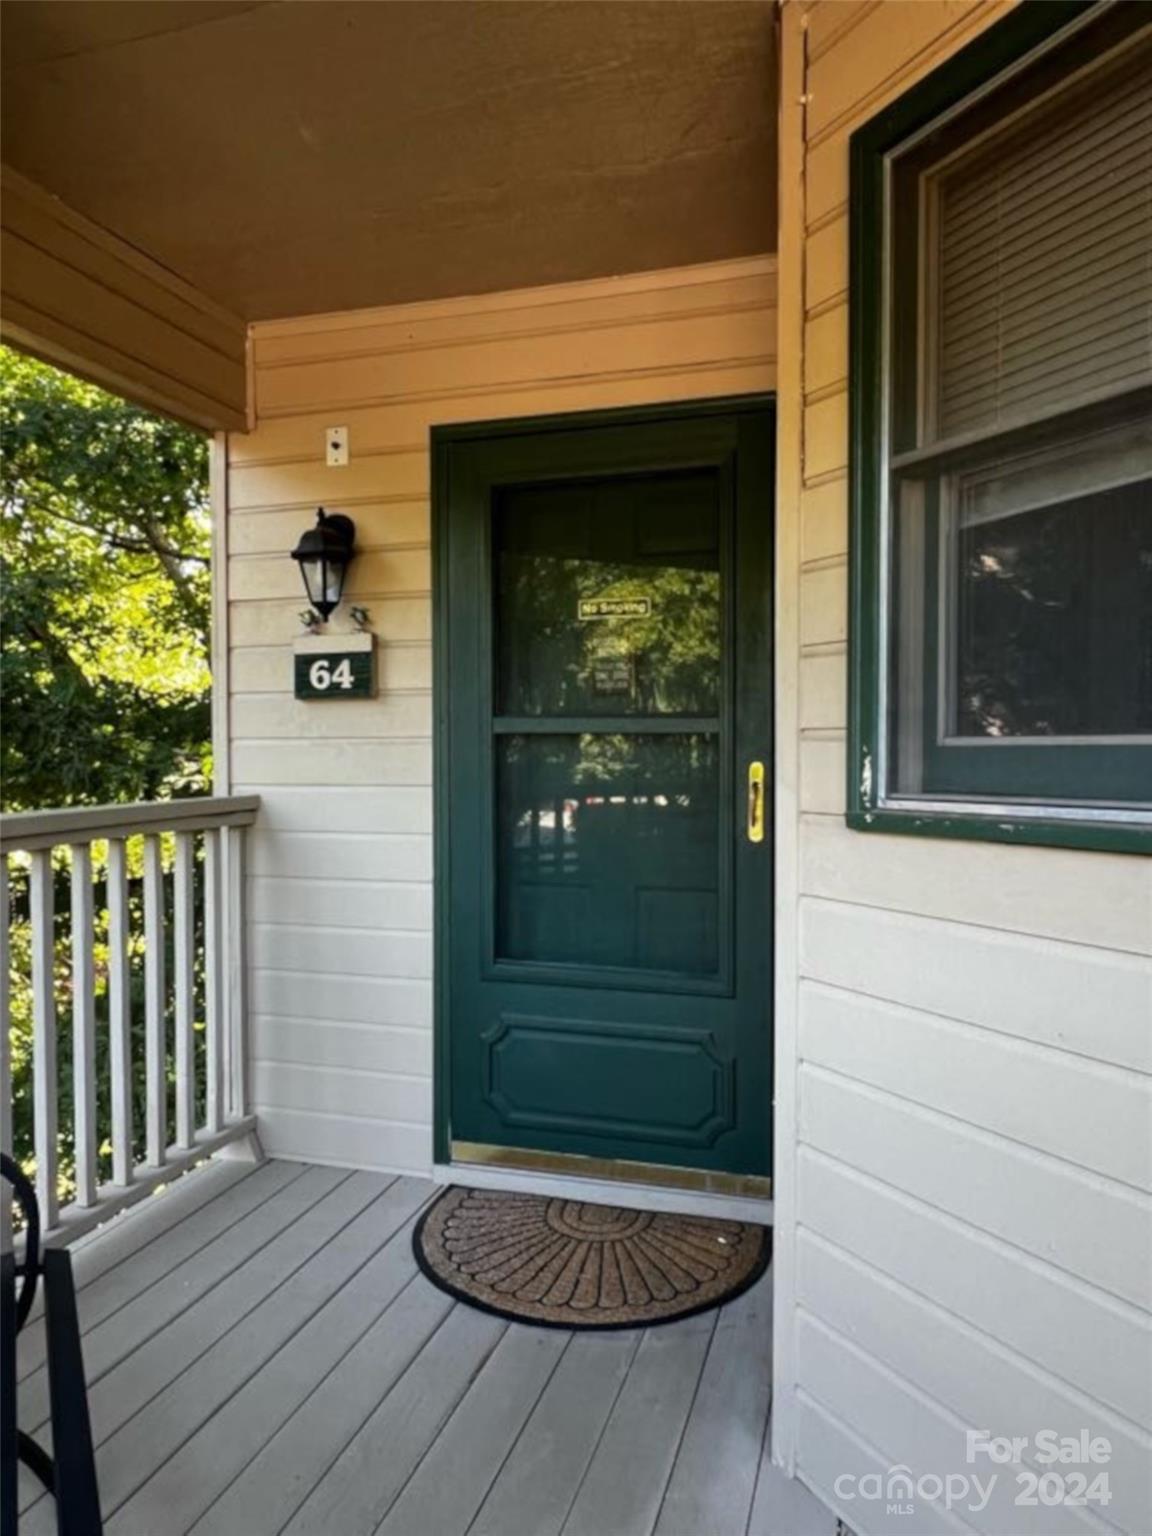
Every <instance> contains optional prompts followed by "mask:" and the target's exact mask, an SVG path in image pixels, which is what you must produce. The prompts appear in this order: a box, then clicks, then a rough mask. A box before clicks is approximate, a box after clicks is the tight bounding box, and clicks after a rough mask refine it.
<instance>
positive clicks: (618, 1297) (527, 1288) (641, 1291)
mask: <svg viewBox="0 0 1152 1536" xmlns="http://www.w3.org/2000/svg"><path fill="white" fill-rule="evenodd" d="M412 1245H413V1248H414V1250H415V1253H416V1261H417V1263H418V1264H419V1265H420V1268H421V1269H422V1270H423V1271H424V1273H425V1274H426V1275H427V1276H428V1278H429V1279H430V1280H431V1281H432V1282H433V1283H434V1284H435V1285H438V1286H439V1287H440V1289H441V1290H443V1291H447V1292H448V1293H449V1295H451V1296H455V1297H457V1298H459V1299H460V1300H461V1301H466V1302H470V1303H471V1304H472V1305H473V1306H476V1307H482V1308H483V1309H484V1310H485V1311H488V1312H496V1313H498V1314H499V1315H500V1316H501V1317H510V1318H514V1319H516V1320H517V1321H519V1322H524V1323H532V1324H533V1325H535V1326H536V1327H541V1326H543V1327H551V1328H645V1327H648V1326H650V1325H651V1324H653V1323H668V1322H671V1321H672V1320H673V1319H674V1318H678V1317H687V1316H688V1315H689V1314H690V1313H692V1312H701V1311H704V1310H705V1309H706V1308H708V1307H715V1306H719V1305H720V1303H721V1302H724V1301H729V1300H731V1298H732V1297H733V1296H738V1295H739V1294H740V1292H741V1291H743V1290H746V1289H747V1288H748V1286H750V1285H751V1284H752V1283H753V1282H754V1281H755V1280H757V1279H758V1278H759V1277H760V1275H762V1274H763V1272H764V1270H765V1268H766V1266H767V1264H768V1259H769V1257H770V1255H771V1252H772V1235H771V1232H770V1230H769V1229H768V1228H767V1227H760V1226H753V1225H752V1224H751V1223H750V1222H741V1221H717V1220H713V1219H711V1218H707V1217H702V1216H675V1215H671V1214H669V1213H667V1212H664V1211H631V1210H626V1209H624V1207H622V1206H618V1205H592V1204H589V1203H586V1202H584V1201H580V1200H549V1199H547V1198H545V1197H544V1196H542V1195H520V1194H512V1193H507V1192H505V1191H501V1190H484V1189H462V1188H460V1187H458V1186H456V1185H453V1186H452V1187H451V1188H450V1189H447V1190H445V1192H444V1194H442V1195H441V1196H440V1198H439V1199H438V1200H437V1201H436V1202H435V1204H434V1205H432V1206H431V1207H429V1209H428V1210H427V1211H426V1212H425V1213H424V1215H423V1217H422V1218H421V1220H420V1223H419V1225H418V1226H417V1228H416V1232H415V1234H414V1236H413V1244H412Z"/></svg>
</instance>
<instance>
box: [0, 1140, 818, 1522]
mask: <svg viewBox="0 0 1152 1536" xmlns="http://www.w3.org/2000/svg"><path fill="white" fill-rule="evenodd" d="M434 1194H435V1189H434V1187H433V1186H432V1185H431V1184H429V1183H427V1182H425V1181H423V1180H420V1179H411V1178H401V1179H390V1178H388V1177H385V1176H382V1175H377V1174H367V1173H348V1172H346V1171H343V1170H339V1169H332V1168H314V1167H306V1166H303V1165H301V1164H298V1163H290V1162H282V1161H276V1162H268V1163H264V1164H262V1165H260V1166H253V1165H250V1164H243V1163H237V1162H224V1163H215V1164H213V1165H211V1166H210V1167H208V1168H205V1169H202V1170H199V1171H197V1172H195V1173H193V1174H191V1175H189V1176H188V1177H186V1178H184V1179H182V1180H180V1181H179V1182H178V1183H177V1184H176V1185H174V1186H173V1187H172V1188H171V1189H170V1190H168V1191H167V1192H166V1193H164V1194H163V1195H162V1196H160V1197H159V1198H156V1199H153V1200H150V1201H148V1202H146V1203H145V1205H144V1206H143V1207H138V1208H137V1209H136V1210H134V1211H132V1212H129V1213H127V1214H126V1215H124V1216H122V1217H121V1218H119V1219H118V1220H117V1221H115V1222H114V1223H112V1224H111V1225H110V1226H109V1227H107V1228H106V1229H104V1230H103V1231H102V1232H98V1233H95V1234H93V1235H92V1236H91V1237H89V1238H88V1239H86V1240H84V1241H83V1242H81V1243H79V1244H77V1245H76V1247H75V1248H74V1249H73V1263H74V1272H75V1275H76V1281H77V1285H78V1287H79V1303H80V1314H81V1324H82V1327H83V1329H84V1355H85V1365H86V1369H87V1374H88V1382H89V1402H90V1407H91V1413H92V1422H93V1433H94V1437H95V1439H96V1442H97V1470H98V1474H99V1478H100V1487H101V1497H102V1502H103V1511H104V1519H105V1530H106V1531H107V1532H108V1533H109V1536H128V1533H132V1536H182V1533H184V1532H188V1531H194V1532H195V1533H196V1536H264V1533H268V1536H271V1533H273V1532H280V1531H284V1532H289V1533H292V1536H304V1533H305V1532H315V1533H319V1532H324V1533H326V1536H360V1533H364V1536H369V1533H372V1532H376V1531H379V1532H380V1533H381V1536H464V1533H465V1532H467V1533H469V1536H560V1533H563V1536H651V1533H654V1536H832V1532H833V1530H834V1523H835V1522H834V1520H833V1518H832V1517H831V1516H830V1515H829V1514H828V1513H827V1512H826V1511H824V1510H823V1509H822V1508H821V1507H820V1506H819V1505H817V1504H816V1503H815V1501H814V1500H812V1499H811V1498H810V1497H809V1496H808V1495H807V1494H806V1493H804V1491H803V1490H802V1489H801V1488H800V1487H799V1485H797V1484H794V1483H790V1482H788V1481H787V1480H786V1479H784V1478H782V1477H781V1476H780V1475H779V1474H778V1473H777V1472H776V1471H775V1470H774V1469H773V1468H772V1467H771V1466H770V1464H769V1463H768V1461H767V1459H766V1430H767V1424H768V1409H769V1393H770V1368H771V1361H770V1354H769V1351H770V1334H771V1328H770V1306H769V1297H770V1283H771V1275H770V1272H769V1274H768V1275H766V1276H765V1277H764V1279H763V1280H761V1281H760V1282H759V1283H758V1284H757V1285H756V1286H755V1287H754V1288H753V1289H752V1290H750V1291H748V1292H746V1293H745V1295H744V1296H742V1297H739V1298H737V1299H736V1300H735V1301H733V1302H731V1303H729V1304H728V1305H727V1306H726V1307H724V1308H722V1309H719V1310H717V1311H714V1312H711V1313H706V1314H703V1315H701V1316H699V1317H695V1318H689V1319H686V1320H685V1321H683V1322H680V1323H674V1324H669V1325H666V1326H664V1327H661V1328H654V1329H649V1330H640V1331H634V1332H619V1333H574V1334H573V1333H566V1332H560V1331H556V1330H548V1329H537V1328H530V1327H523V1326H521V1325H519V1324H508V1323H506V1322H504V1321H502V1320H501V1319H499V1318H495V1317H491V1316H488V1315H487V1314H485V1313H481V1312H478V1311H475V1310H473V1309H471V1308H469V1307H467V1306H464V1305H461V1304H459V1303H456V1302H453V1300H452V1299H451V1298H450V1297H448V1296H445V1295H444V1294H442V1293H441V1292H440V1291H438V1290H437V1289H436V1288H435V1287H433V1286H432V1285H431V1284H429V1282H428V1281H427V1280H426V1279H425V1278H424V1276H423V1275H422V1274H421V1273H420V1272H419V1270H418V1269H417V1268H416V1264H415V1261H414V1259H413V1257H412V1251H411V1231H412V1226H413V1223H414V1221H415V1218H416V1217H417V1215H418V1213H419V1211H420V1210H421V1208H422V1207H423V1206H424V1204H425V1203H426V1202H427V1201H428V1200H429V1199H430V1198H431V1197H432V1196H433V1195H434ZM43 1343H44V1341H43V1333H42V1327H41V1324H40V1323H39V1321H33V1322H31V1323H30V1324H29V1326H28V1327H27V1328H26V1329H25V1331H24V1333H23V1334H22V1335H21V1340H20V1346H21V1347H20V1356H21V1371H22V1373H23V1374H22V1380H21V1385H20V1401H19V1416H20V1422H21V1424H22V1426H23V1427H24V1428H26V1429H30V1430H33V1431H34V1432H36V1433H37V1436H38V1438H40V1439H41V1441H42V1442H46V1441H47V1432H46V1428H45V1427H44V1420H45V1418H46V1416H47V1411H48V1404H47V1396H46V1382H45V1373H44V1369H43ZM37 1487H38V1485H36V1484H35V1483H34V1482H33V1481H32V1480H31V1478H29V1479H28V1480H27V1482H25V1483H23V1484H22V1490H21V1491H22V1498H23V1504H24V1507H25V1513H24V1514H23V1515H22V1517H21V1522H20V1531H21V1536H33V1533H43V1536H48V1533H50V1532H52V1531H53V1530H54V1529H55V1521H54V1506H53V1504H52V1502H51V1500H49V1499H47V1498H45V1497H37Z"/></svg>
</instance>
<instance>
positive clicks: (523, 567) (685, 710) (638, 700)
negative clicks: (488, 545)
mask: <svg viewBox="0 0 1152 1536" xmlns="http://www.w3.org/2000/svg"><path fill="white" fill-rule="evenodd" d="M495 525H496V526H495V545H496V570H495V579H496V631H497V642H496V644H497V670H498V685H497V705H496V707H497V711H498V712H499V713H502V714H505V715H631V714H659V715H665V714H689V715H715V714H716V713H717V712H718V710H719V707H720V538H719V514H718V481H717V478H716V475H715V474H714V473H713V472H712V471H696V470H693V471H685V472H681V473H676V474H654V475H645V476H638V475H636V476H628V477H625V476H621V477H618V478H615V479H611V480H588V481H581V482H578V483H575V484H573V483H571V482H569V483H567V484H565V485H559V486H557V485H543V486H522V487H515V488H510V489H506V490H504V491H503V492H501V493H500V495H499V498H498V503H497V509H496V519H495Z"/></svg>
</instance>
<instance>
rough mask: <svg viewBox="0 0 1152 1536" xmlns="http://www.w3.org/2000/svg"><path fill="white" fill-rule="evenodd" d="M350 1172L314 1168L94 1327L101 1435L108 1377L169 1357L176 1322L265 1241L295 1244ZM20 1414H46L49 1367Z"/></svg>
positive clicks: (32, 1384)
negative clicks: (298, 1230) (126, 1366)
mask: <svg viewBox="0 0 1152 1536" xmlns="http://www.w3.org/2000/svg"><path fill="white" fill-rule="evenodd" d="M347 1177H348V1175H347V1174H346V1173H343V1172H341V1171H339V1170H337V1169H331V1168H310V1169H308V1170H307V1171H306V1172H305V1173H304V1174H302V1175H301V1177H300V1178H299V1179H293V1180H292V1181H291V1182H289V1183H288V1184H287V1185H286V1187H284V1188H283V1189H281V1190H279V1191H278V1192H277V1193H276V1194H275V1195H273V1196H272V1198H271V1199H270V1200H267V1201H265V1202H264V1203H263V1204H261V1205H259V1206H258V1207H257V1208H256V1209H255V1210H252V1211H250V1212H248V1213H247V1215H246V1216H245V1219H244V1220H243V1221H240V1222H237V1223H235V1224H234V1225H231V1226H229V1227H228V1228H227V1230H225V1231H224V1232H222V1233H221V1234H220V1235H219V1236H218V1237H216V1238H215V1239H214V1240H213V1241H211V1242H209V1243H208V1244H207V1245H206V1246H205V1247H203V1248H202V1249H201V1250H200V1251H199V1252H198V1253H193V1254H190V1255H189V1256H188V1257H187V1258H186V1259H185V1261H184V1262H183V1263H182V1264H180V1265H179V1266H178V1267H177V1268H175V1269H173V1270H171V1271H169V1273H168V1274H166V1275H165V1276H164V1277H163V1279H161V1280H159V1281H157V1282H156V1283H155V1284H154V1285H152V1286H150V1287H149V1288H148V1289H147V1290H146V1291H144V1292H143V1293H142V1294H141V1295H139V1296H137V1297H135V1298H134V1300H133V1301H132V1304H131V1305H130V1306H121V1307H119V1308H117V1309H116V1310H115V1311H113V1312H111V1313H110V1315H109V1316H108V1317H107V1318H106V1319H105V1320H104V1321H103V1322H101V1323H98V1324H97V1325H96V1327H94V1328H93V1329H91V1331H90V1332H89V1333H88V1334H87V1335H86V1336H85V1338H84V1371H85V1375H86V1377H87V1380H88V1400H89V1403H90V1405H91V1407H92V1431H93V1434H94V1435H96V1436H97V1437H99V1434H100V1426H99V1422H98V1420H99V1410H98V1406H97V1405H98V1404H99V1403H100V1402H101V1401H102V1400H103V1399H104V1398H106V1397H107V1396H108V1393H107V1392H106V1391H103V1392H102V1391H101V1383H102V1380H103V1378H105V1377H106V1376H107V1375H108V1373H109V1372H110V1371H112V1370H113V1369H115V1367H116V1366H117V1365H119V1364H120V1363H121V1362H122V1361H123V1362H127V1361H128V1360H129V1358H130V1357H137V1358H138V1357H139V1356H140V1355H141V1354H145V1353H146V1352H148V1353H149V1354H161V1355H162V1354H166V1353H167V1352H168V1350H169V1347H170V1345H171V1340H172V1331H173V1329H172V1325H173V1323H174V1321H175V1319H177V1318H178V1317H179V1316H180V1315H181V1314H182V1313H185V1312H187V1310H188V1309H189V1308H190V1307H191V1306H193V1305H194V1303H196V1302H197V1301H198V1300H199V1299H200V1298H201V1297H202V1296H205V1295H207V1294H208V1293H209V1292H211V1291H213V1290H214V1289H215V1288H216V1287H217V1286H218V1285H220V1284H221V1283H222V1282H223V1281H225V1280H226V1279H227V1278H228V1277H229V1276H230V1275H232V1274H233V1273H234V1272H235V1271H236V1270H238V1269H242V1268H243V1266H245V1265H246V1264H247V1263H248V1261H250V1260H251V1259H252V1258H253V1256H254V1255H256V1254H258V1253H259V1252H260V1251H261V1250H262V1249H263V1248H264V1247H265V1246H266V1245H267V1244H269V1243H271V1242H274V1241H275V1240H276V1239H277V1238H284V1239H285V1240H287V1241H291V1238H290V1236H289V1234H291V1233H292V1231H293V1229H294V1228H295V1227H296V1226H297V1225H298V1223H299V1221H300V1218H301V1217H302V1216H303V1215H304V1214H305V1213H306V1212H307V1211H308V1210H309V1208H310V1207H311V1206H313V1205H314V1204H315V1203H316V1202H317V1201H318V1200H321V1199H322V1198H323V1197H324V1196H325V1195H326V1194H328V1193H330V1192H331V1191H332V1190H333V1189H334V1188H336V1186H337V1185H339V1184H340V1183H342V1182H343V1181H344V1180H345V1179H346V1178H347ZM150 1343H151V1346H152V1347H151V1350H149V1344H150ZM132 1411H135V1410H134V1409H133V1410H132ZM20 1416H21V1419H22V1420H23V1423H24V1425H25V1427H28V1426H33V1427H34V1428H36V1429H39V1428H40V1426H41V1425H43V1424H44V1423H45V1421H46V1420H47V1418H48V1378H47V1372H46V1371H45V1370H44V1369H43V1368H41V1369H40V1370H37V1371H35V1372H33V1374H32V1375H31V1376H29V1377H28V1378H27V1380H26V1381H24V1382H22V1383H21V1384H20ZM104 1432H105V1433H108V1432H109V1431H107V1430H105V1431H104Z"/></svg>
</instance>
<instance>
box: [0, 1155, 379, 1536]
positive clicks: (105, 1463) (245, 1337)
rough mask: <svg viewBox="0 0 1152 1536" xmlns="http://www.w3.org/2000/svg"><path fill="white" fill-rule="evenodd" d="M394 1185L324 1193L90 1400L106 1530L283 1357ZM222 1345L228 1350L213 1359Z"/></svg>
mask: <svg viewBox="0 0 1152 1536" xmlns="http://www.w3.org/2000/svg"><path fill="white" fill-rule="evenodd" d="M322 1171H324V1172H329V1173H331V1172H333V1171H334V1170H320V1169H312V1170H310V1171H309V1173H308V1174H306V1175H305V1179H308V1178H310V1177H311V1175H312V1174H313V1173H320V1172H322ZM300 1182H301V1183H303V1182H304V1180H301V1181H300ZM393 1182H394V1181H393V1180H391V1179H389V1178H387V1177H385V1176H383V1175H380V1174H367V1173H356V1174H351V1175H348V1174H340V1173H338V1177H337V1180H336V1182H335V1183H334V1184H333V1185H331V1187H330V1188H329V1189H328V1191H327V1193H326V1194H325V1195H324V1196H323V1197H321V1198H320V1199H318V1200H317V1201H316V1202H315V1203H314V1204H313V1205H312V1206H311V1207H310V1208H309V1209H308V1210H306V1211H305V1212H304V1213H303V1214H302V1215H300V1216H299V1217H298V1219H296V1220H295V1221H293V1222H292V1223H291V1225H289V1226H288V1228H287V1229H286V1230H285V1231H284V1232H282V1233H280V1234H279V1236H277V1237H276V1238H274V1239H273V1241H272V1242H270V1243H268V1244H266V1245H265V1246H264V1247H263V1248H261V1249H260V1251H259V1252H258V1253H256V1254H254V1255H253V1256H252V1258H251V1259H249V1261H248V1262H247V1263H246V1264H244V1265H243V1266H242V1267H241V1268H240V1269H238V1270H236V1271H235V1273H233V1274H231V1275H229V1276H228V1278H227V1279H226V1280H225V1281H223V1282H222V1283H221V1284H220V1285H218V1286H216V1287H215V1288H214V1289H213V1290H212V1291H211V1292H209V1293H208V1294H207V1295H204V1296H202V1297H201V1299H200V1300H199V1301H198V1302H197V1304H196V1305H195V1306H193V1307H190V1308H189V1309H188V1310H187V1311H185V1312H183V1313H182V1314H181V1315H180V1316H179V1317H178V1318H177V1319H176V1320H175V1321H174V1322H173V1323H172V1324H171V1325H170V1326H169V1327H168V1328H167V1329H165V1330H164V1332H163V1333H162V1334H161V1335H159V1336H154V1337H152V1338H150V1339H149V1340H148V1342H147V1344H145V1345H143V1346H142V1347H141V1348H140V1349H138V1350H137V1351H135V1353H133V1354H132V1355H130V1356H129V1357H128V1358H127V1359H126V1360H124V1361H122V1362H121V1363H120V1364H119V1365H118V1366H117V1367H116V1368H115V1369H114V1370H113V1371H111V1372H109V1373H108V1374H107V1375H106V1376H104V1377H103V1378H102V1379H101V1380H100V1381H99V1382H98V1383H97V1384H96V1387H95V1389H94V1390H92V1391H90V1392H89V1407H90V1410H91V1417H92V1432H93V1440H94V1442H95V1444H96V1447H97V1449H96V1471H97V1475H98V1477H99V1480H100V1498H101V1506H102V1509H103V1513H104V1519H105V1524H106V1526H107V1523H108V1521H109V1519H110V1517H111V1516H112V1515H113V1514H114V1513H115V1511H116V1510H117V1509H118V1508H119V1507H120V1505H121V1504H122V1503H124V1501H125V1500H126V1499H127V1498H128V1497H129V1496H130V1495H131V1494H132V1493H134V1492H135V1491H136V1489H137V1488H138V1487H139V1486H140V1484H141V1483H143V1482H144V1481H145V1480H146V1479H147V1477H148V1476H149V1475H150V1474H151V1473H152V1472H153V1471H154V1470H155V1469H156V1468H157V1467H159V1466H161V1465H162V1464H163V1463H164V1462H165V1461H166V1460H167V1459H168V1457H170V1456H171V1455H172V1454H173V1453H174V1452H175V1451H176V1450H177V1449H178V1448H179V1447H180V1446H181V1445H182V1444H183V1442H184V1441H185V1440H186V1439H188V1438H189V1436H190V1435H191V1434H193V1433H194V1432H195V1431H196V1430H197V1429H198V1428H199V1427H200V1425H201V1424H202V1423H203V1422H204V1421H205V1419H206V1418H207V1417H208V1416H209V1415H210V1413H211V1412H212V1411H214V1409H215V1408H218V1407H219V1406H220V1405H221V1404H222V1403H223V1402H225V1401H226V1400H227V1399H228V1398H229V1397H230V1396H231V1395H232V1393H233V1392H235V1391H236V1389H237V1388H238V1387H239V1386H241V1385H242V1384H243V1382H244V1381H245V1380H246V1379H247V1376H248V1375H251V1374H252V1371H254V1370H256V1369H257V1368H258V1367H259V1366H260V1364H262V1363H263V1361H264V1360H265V1359H267V1358H268V1355H269V1354H270V1353H272V1350H273V1348H274V1347H276V1345H275V1343H273V1344H272V1345H269V1343H268V1340H269V1334H270V1333H271V1335H272V1338H273V1339H274V1340H278V1342H280V1343H282V1342H283V1341H284V1338H285V1337H287V1336H288V1335H289V1334H290V1333H291V1331H293V1330H294V1329H295V1327H297V1326H298V1325H299V1324H300V1323H302V1322H303V1321H306V1319H307V1316H309V1315H310V1311H311V1310H312V1309H302V1308H301V1307H300V1305H299V1302H300V1299H301V1296H300V1293H301V1290H303V1292H304V1294H305V1295H307V1294H308V1287H309V1285H310V1284H312V1285H315V1284H316V1272H317V1271H318V1270H320V1271H327V1272H329V1273H330V1274H331V1275H332V1279H331V1282H330V1287H329V1290H328V1294H331V1288H333V1287H334V1286H335V1284H336V1278H335V1276H336V1273H337V1269H336V1266H338V1265H339V1264H340V1263H341V1262H343V1261H345V1260H346V1259H347V1257H348V1255H347V1251H346V1249H345V1248H344V1245H343V1244H342V1241H341V1240H342V1238H343V1237H344V1229H345V1228H347V1227H349V1226H350V1225H353V1224H355V1222H356V1218H357V1217H358V1216H360V1215H361V1214H362V1213H363V1211H364V1209H365V1207H366V1206H368V1205H369V1204H371V1202H372V1201H373V1200H375V1199H376V1198H378V1197H379V1195H380V1193H381V1192H382V1190H383V1189H384V1188H386V1187H387V1185H389V1184H391V1183H393ZM294 1187H295V1186H294ZM286 1193H290V1191H286ZM358 1236H362V1234H359V1233H358ZM312 1261H315V1262H312ZM302 1314H303V1315H302ZM277 1329H279V1330H280V1332H279V1333H277V1332H276V1330H277ZM284 1330H287V1332H285V1331H284ZM221 1342H222V1345H223V1347H222V1348H220V1349H215V1350H214V1349H213V1347H212V1346H213V1345H216V1344H218V1343H221ZM261 1349H262V1350H263V1353H261V1352H260V1351H261ZM205 1356H208V1357H209V1358H208V1359H207V1361H205V1360H204V1358H202V1357H205ZM249 1365H250V1368H249V1369H247V1370H245V1367H247V1366H249ZM50 1503H51V1501H50V1500H42V1501H41V1503H40V1504H38V1505H37V1506H36V1513H37V1514H38V1515H41V1513H42V1508H43V1506H44V1505H50ZM51 1528H52V1523H51V1517H50V1512H49V1518H48V1519H47V1520H46V1521H44V1523H43V1526H40V1525H37V1524H35V1523H34V1522H32V1521H31V1520H29V1522H28V1524H27V1530H25V1527H24V1526H23V1525H22V1527H21V1536H29V1533H35V1531H37V1530H39V1529H43V1530H44V1531H48V1530H50V1529H51ZM149 1536H156V1533H155V1532H154V1531H153V1532H150V1533H149Z"/></svg>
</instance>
